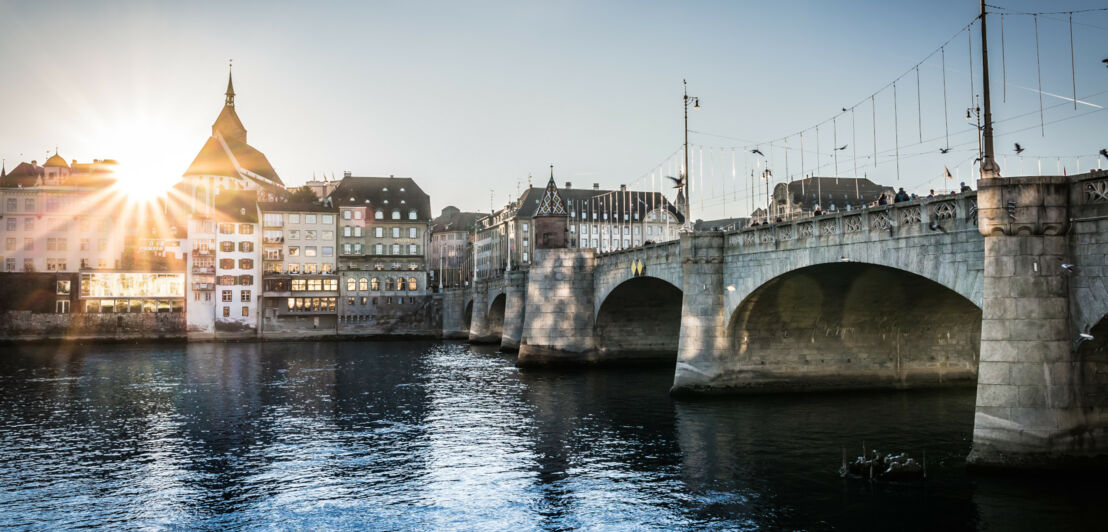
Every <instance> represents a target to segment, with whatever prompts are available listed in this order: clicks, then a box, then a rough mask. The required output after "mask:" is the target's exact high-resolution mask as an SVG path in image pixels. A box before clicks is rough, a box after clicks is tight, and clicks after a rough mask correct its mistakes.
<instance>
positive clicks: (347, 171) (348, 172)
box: [342, 170, 350, 177]
mask: <svg viewBox="0 0 1108 532" xmlns="http://www.w3.org/2000/svg"><path fill="white" fill-rule="evenodd" d="M342 177H350V170H343V171H342Z"/></svg>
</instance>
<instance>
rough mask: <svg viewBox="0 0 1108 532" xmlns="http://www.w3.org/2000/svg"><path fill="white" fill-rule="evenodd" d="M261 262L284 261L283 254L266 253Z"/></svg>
mask: <svg viewBox="0 0 1108 532" xmlns="http://www.w3.org/2000/svg"><path fill="white" fill-rule="evenodd" d="M262 260H270V261H273V260H285V254H284V253H266V254H265V255H263V256H262Z"/></svg>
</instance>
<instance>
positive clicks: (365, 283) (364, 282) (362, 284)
mask: <svg viewBox="0 0 1108 532" xmlns="http://www.w3.org/2000/svg"><path fill="white" fill-rule="evenodd" d="M358 290H359V291H361V292H364V291H366V290H369V279H367V278H365V277H362V278H361V279H358Z"/></svg>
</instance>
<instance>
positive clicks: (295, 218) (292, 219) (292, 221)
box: [289, 214, 300, 224]
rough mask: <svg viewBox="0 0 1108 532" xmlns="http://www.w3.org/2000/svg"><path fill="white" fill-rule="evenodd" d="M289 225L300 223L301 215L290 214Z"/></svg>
mask: <svg viewBox="0 0 1108 532" xmlns="http://www.w3.org/2000/svg"><path fill="white" fill-rule="evenodd" d="M289 223H290V224H298V223H300V215H299V214H290V215H289Z"/></svg>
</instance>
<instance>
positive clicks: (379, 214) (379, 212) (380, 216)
mask: <svg viewBox="0 0 1108 532" xmlns="http://www.w3.org/2000/svg"><path fill="white" fill-rule="evenodd" d="M373 218H374V219H376V220H384V219H385V211H382V210H377V211H374V213H373Z"/></svg>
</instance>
